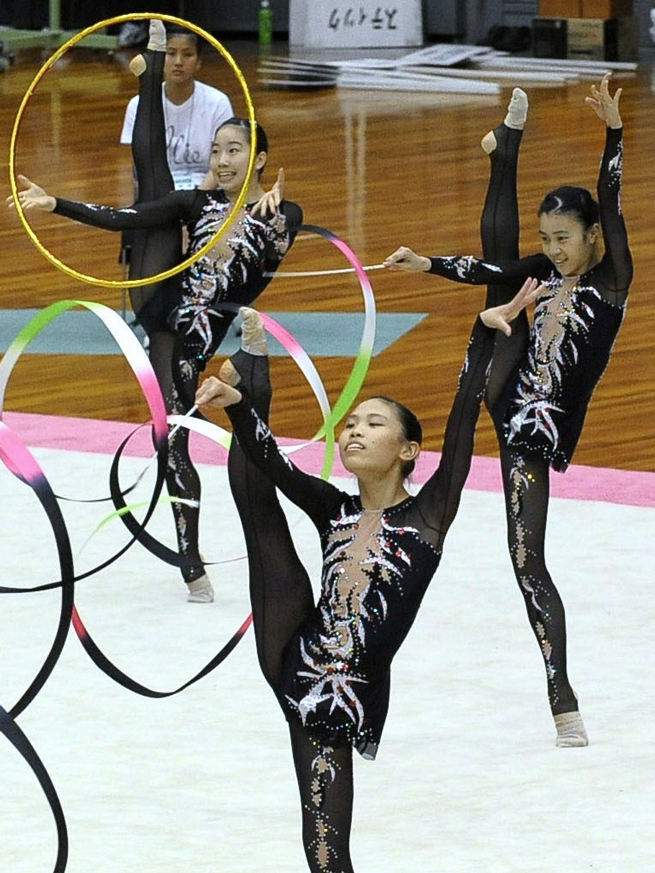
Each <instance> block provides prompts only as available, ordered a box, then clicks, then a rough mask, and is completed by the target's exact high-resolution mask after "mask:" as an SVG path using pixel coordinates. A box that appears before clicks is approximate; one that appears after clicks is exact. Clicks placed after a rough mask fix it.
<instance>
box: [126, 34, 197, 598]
mask: <svg viewBox="0 0 655 873" xmlns="http://www.w3.org/2000/svg"><path fill="white" fill-rule="evenodd" d="M144 57H145V58H146V63H147V68H146V70H145V72H144V73H143V74H142V75H141V76H140V77H139V104H138V109H137V113H136V119H135V122H134V133H133V136H132V157H133V160H134V167H135V171H136V177H137V185H138V192H139V200H141V201H143V202H145V201H149V200H156V199H158V198H159V197H163V196H164V195H166V194H168V193H169V192H170V191H172V190H173V188H174V184H173V178H172V176H171V173H170V170H169V167H168V161H167V159H166V133H165V123H164V110H163V104H162V93H161V83H162V77H163V71H164V61H165V58H166V53H165V52H159V51H157V52H151V51H147V52H144ZM181 250H182V228H181V226H180V225H177V224H176V225H170V226H164V227H160V228H155V229H152V230H137V231H134V232H133V237H132V252H131V258H130V273H129V277H130V279H141V278H144V277H145V276H154V275H157V274H158V273H161V272H163V271H165V270H168V269H170V268H171V267H173V266H175V265H176V264H177V263H179V260H180V252H181ZM158 294H159V295H160V297H161V283H157V284H153V285H145V286H143V287H139V288H131V289H130V300H131V303H132V309H133V310H134V313H135V315H136V317H137V318H138V317H139V313H140V312H141V310H142V309H143V307H144V306H146V304H148V305H149V308H153V307H156V306H157V305H158V304H159V305H160V306H161V305H162V304H161V301H160V300H158V299H157V298H156V296H155V295H158ZM153 298H154V299H153ZM160 321H161V322H162V329H159V330H149V331H148V339H149V347H148V353H149V355H150V362H151V363H152V366H153V369H154V371H155V375H156V376H157V380H158V382H159V386H160V388H161V390H162V394H163V395H164V401H165V403H166V409H167V411H168V413H169V414H172V415H183V414H184V413H185V412H186V411H188V409H189V408H190V407H191V405H192V404H193V397H194V395H195V389H196V388H197V386H198V378H199V373H200V369H199V368H197V367H183V366H182V365H181V363H180V345H181V344H180V342H179V340H178V338H177V336H176V334H174V333H173V332H172V331H170V330H167V329H165V328H164V327H163V323H164V322H163V319H160ZM174 367H175V368H176V369H177V368H179V369H180V370H183V371H184V372H185V373H186V374H187V377H188V378H187V379H185V380H184V396H182V391H181V388H180V379H179V378H178V376H177V373H176V372H174V370H173V368H174ZM166 486H167V488H168V493H169V494H170V496H171V497H183V498H186V499H187V500H193V501H195V502H196V506H187V505H186V504H181V503H172V504H171V506H172V509H173V516H174V519H175V531H176V535H177V543H178V551H179V552H180V554H181V555H182V556H183V557H184V558H186V559H187V563H186V565H185V566H184V567H183V568H182V575H183V577H184V579H185V581H186V582H192V581H193V580H194V579H197V578H199V577H200V576H202V575H203V573H204V572H205V571H204V568H203V565H202V562H201V558H200V553H199V546H198V540H199V531H198V525H199V516H200V507H199V504H200V477H199V476H198V472H197V470H196V468H195V467H194V466H193V464H192V462H191V458H190V456H189V433H188V431H187V430H186V429H185V428H180V429H179V430H178V431H177V432H176V434H175V436H174V437H173V439H172V440H170V442H169V447H168V463H167V467H166Z"/></svg>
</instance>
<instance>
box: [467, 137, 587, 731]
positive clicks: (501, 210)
mask: <svg viewBox="0 0 655 873" xmlns="http://www.w3.org/2000/svg"><path fill="white" fill-rule="evenodd" d="M494 134H495V136H496V140H497V143H498V145H497V148H496V149H495V150H494V151H493V152H492V153H491V155H490V161H491V173H490V178H489V188H488V191H487V197H486V200H485V204H484V209H483V212H482V220H481V224H480V231H481V237H482V249H483V254H484V257H485V258H486V259H488V260H489V261H491V262H503V261H509V260H516V259H517V258H518V255H519V252H518V247H519V213H518V202H517V193H516V176H517V172H516V171H517V165H518V155H519V146H520V143H521V137H522V131H520V130H513V129H511V128H508V127H506V126H505V125H501V126H500V127H498V128H497V129H496V130H495V131H494ZM515 291H516V288H512V287H510V286H507V285H505V286H503V285H491V286H489V288H488V294H487V303H486V305H487V306H497V305H498V304H500V303H503V302H505V301H507V300H508V299H511V297H512V296H513V294H514V293H515ZM528 330H529V328H528V320H527V315H526V314H525V312H523V313H521V316H520V317H519V318H518V319H517V320H516V321H514V322H513V323H512V335H511V337H506V336H504V335H502V334H500V333H498V335H497V338H496V345H495V348H494V358H493V364H492V369H491V373H490V376H489V382H488V386H487V396H486V403H487V406H488V408H489V409H490V410H493V411H494V418H495V420H496V421H497V422H498V423H497V432H498V438H499V445H500V458H501V469H502V475H503V487H504V491H505V508H506V513H507V535H508V543H509V552H510V556H511V560H512V566H513V568H514V573H515V575H516V579H517V581H518V583H519V588H520V590H521V593H522V594H523V597H524V599H525V605H526V609H527V612H528V620H529V622H530V626H531V627H532V630H533V632H534V634H535V636H536V638H537V641H538V643H539V647H540V650H541V654H542V657H543V659H544V664H545V667H546V679H547V685H548V700H549V703H550V708H551V711H552V713H553V715H557V714H558V713H561V712H570V711H572V710H576V709H577V708H578V705H577V701H576V698H575V695H574V693H573V689H572V688H571V685H570V683H569V680H568V677H567V673H566V620H565V614H564V606H563V604H562V600H561V598H560V596H559V593H558V591H557V588H556V587H555V584H554V583H553V580H552V579H551V577H550V574H549V572H548V569H547V567H546V557H545V540H546V519H547V515H548V502H549V496H550V483H549V473H550V467H549V464H548V462H547V461H545V460H544V459H543V458H540V457H534V456H525V455H522V454H519V453H517V452H515V451H512V450H511V449H509V448H508V447H507V445H506V442H505V440H504V437H503V435H502V431H501V424H500V420H501V419H502V415H499V414H498V410H497V409H495V405H496V403H497V402H498V400H499V398H500V396H501V393H502V391H503V388H504V386H505V384H506V382H507V380H508V378H510V377H511V375H512V373H513V371H514V369H515V367H516V365H517V363H518V361H519V360H520V359H521V358H522V357H523V355H524V353H525V349H526V344H527V339H528Z"/></svg>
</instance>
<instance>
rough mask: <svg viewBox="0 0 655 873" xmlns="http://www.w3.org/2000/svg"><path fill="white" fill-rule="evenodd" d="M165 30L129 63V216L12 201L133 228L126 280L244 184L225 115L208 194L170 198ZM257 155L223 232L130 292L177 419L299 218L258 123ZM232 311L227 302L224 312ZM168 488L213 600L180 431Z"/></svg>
mask: <svg viewBox="0 0 655 873" xmlns="http://www.w3.org/2000/svg"><path fill="white" fill-rule="evenodd" d="M165 50H166V33H165V30H164V28H163V25H162V23H161V22H159V21H153V22H151V42H150V43H149V50H148V51H147V52H146V53H145V55H144V56H143V57H142V56H138V57H137V58H136V59H135V60H134V61H133V62H132V67H133V70H134V72H136V73H137V75H139V104H138V109H137V115H136V121H135V126H134V134H133V139H132V151H133V157H134V166H135V170H136V175H137V180H138V191H139V198H140V199H139V202H137V203H135V204H134V205H133V206H131V207H129V208H125V209H112V208H110V207H106V206H97V205H92V204H84V203H75V202H71V201H67V200H61V199H55V198H54V197H50V196H49V195H48V194H46V192H45V191H43V189H41V188H39V187H38V186H36V185H33V184H32V183H31V182H29V180H28V179H26V178H25V177H19V179H20V181H21V182H22V184H24V185H26V186H27V189H26V190H24V191H21V193H20V198H21V202H22V204H23V207H24V208H25V209H29V208H37V209H44V210H47V211H54V212H56V213H58V214H59V215H63V216H65V217H67V218H71V219H74V220H76V221H81V222H84V223H85V224H90V225H93V226H96V227H101V228H105V229H108V230H114V231H121V230H134V232H135V233H134V237H133V240H132V256H131V260H130V274H129V277H130V279H136V278H144V277H147V276H154V275H157V274H158V273H161V272H163V271H165V270H167V269H169V268H171V267H173V266H175V265H176V264H177V263H179V257H180V256H179V252H180V250H181V240H182V225H183V224H186V225H187V227H188V230H189V240H190V243H189V246H190V249H189V253H190V254H192V253H194V252H197V251H198V250H199V249H200V248H202V246H204V245H205V244H206V243H207V242H208V240H209V239H210V238H211V236H212V235H213V234H214V233H215V232H216V230H217V229H218V228H219V227H220V225H221V224H222V223H223V222H224V221H225V220H226V219H227V217H228V216H230V212H231V207H232V203H233V202H234V201H235V200H236V199H237V197H238V195H239V192H240V190H241V187H242V185H243V183H244V180H245V177H246V172H247V167H248V161H249V153H250V123H249V122H248V121H247V120H244V119H239V118H233V119H230V120H228V121H227V122H225V123H224V124H222V125H221V127H220V128H219V129H218V130H217V131H216V136H215V140H214V143H213V146H212V155H211V172H212V173H213V176H214V181H215V184H216V189H214V190H207V191H205V190H199V189H197V188H196V189H193V190H188V191H174V190H173V189H174V185H173V180H172V177H171V174H170V170H169V167H168V162H167V158H166V141H165V127H164V115H163V108H162V87H161V82H162V76H163V68H164V60H165V57H166V54H165ZM256 151H257V157H256V162H255V173H254V175H253V179H252V181H251V184H250V188H249V191H248V195H247V202H246V205H245V206H244V207H243V208H242V209H241V212H240V214H239V216H238V218H237V219H236V220H235V221H234V223H233V225H232V227H231V228H230V230H229V232H228V234H227V235H226V236H224V237H223V238H221V239H220V240H219V241H218V243H217V244H216V245H215V246H214V247H213V248H212V249H211V250H210V252H209V253H207V254H206V255H204V256H203V257H202V258H200V260H198V261H196V263H195V264H194V265H193V266H192V267H191V268H189V269H187V270H185V271H184V273H183V274H182V275H179V274H178V275H177V276H173V277H172V278H170V279H168V280H166V281H165V282H163V283H157V284H153V285H147V286H145V287H139V288H132V289H131V290H130V295H131V302H132V308H133V310H134V312H135V314H136V316H137V318H138V320H139V322H140V323H141V324H142V325H143V327H144V328H145V330H146V332H147V334H148V337H149V349H148V351H149V355H150V360H151V362H152V365H153V368H154V370H155V373H156V374H157V378H158V381H159V384H160V386H161V388H162V392H163V394H164V397H165V400H166V404H167V409H168V412H169V413H177V414H182V413H184V412H186V411H188V409H190V408H191V406H192V405H193V397H194V395H195V391H196V388H197V387H198V379H199V375H200V373H201V372H202V371H203V369H204V368H205V366H206V363H207V361H209V360H210V359H211V357H212V356H213V355H214V353H215V352H216V349H217V348H218V346H219V345H220V343H221V341H222V340H223V338H224V337H225V334H226V332H227V330H228V328H229V325H230V323H231V322H232V321H233V319H234V317H235V315H236V312H237V309H238V306H240V305H247V304H250V303H252V302H253V301H254V300H255V299H256V298H257V297H258V296H259V295H260V294H261V293H262V292H263V291H264V289H265V288H266V286H267V285H268V283H269V282H270V281H271V279H270V274H272V273H274V272H275V270H276V269H277V267H278V266H279V264H280V262H281V260H282V258H283V257H284V255H285V253H286V252H287V251H288V249H289V247H290V246H291V244H292V242H293V240H294V236H295V230H294V228H297V227H298V226H299V225H300V224H301V223H302V211H301V209H300V207H299V206H297V205H296V204H295V203H292V202H290V201H287V200H284V199H283V190H284V173H283V171H282V170H281V171H280V173H279V174H278V178H277V181H276V183H275V185H274V186H273V188H272V189H271V190H270V191H269V192H264V190H263V189H262V187H261V184H260V177H261V173H262V170H263V168H264V165H265V164H266V160H267V154H268V142H267V138H266V134H265V132H264V130H263V129H262V128H261V126H260V125H257V143H256ZM230 304H231V307H230ZM166 480H167V486H168V490H169V493H170V494H171V496H175V497H182V498H186V501H187V502H185V503H179V502H178V503H173V504H172V507H173V513H174V516H175V522H176V532H177V539H178V549H179V552H180V554H181V555H182V556H183V557H184V558H186V563H185V565H184V566H183V568H182V574H183V577H184V579H185V581H186V582H187V585H188V586H189V600H191V601H195V602H208V601H210V600H213V588H212V585H211V582H210V581H209V579H208V577H207V575H206V574H205V570H204V566H203V564H202V559H201V557H200V552H199V544H198V539H199V532H198V522H199V502H200V478H199V476H198V474H197V472H196V470H195V467H194V466H193V464H192V462H191V459H190V457H189V448H188V431H186V430H185V429H184V428H180V429H179V430H178V431H177V432H176V434H175V436H174V437H173V438H172V439H171V440H170V445H169V454H168V466H167V475H166Z"/></svg>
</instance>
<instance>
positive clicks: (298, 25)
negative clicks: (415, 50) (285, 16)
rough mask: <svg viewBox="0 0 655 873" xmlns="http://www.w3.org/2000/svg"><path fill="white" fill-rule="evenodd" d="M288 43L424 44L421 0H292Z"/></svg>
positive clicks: (343, 45) (321, 45)
mask: <svg viewBox="0 0 655 873" xmlns="http://www.w3.org/2000/svg"><path fill="white" fill-rule="evenodd" d="M289 43H290V44H291V45H295V46H303V47H304V48H364V47H375V48H384V47H392V46H409V45H421V44H422V43H423V12H422V6H421V0H291V3H290V7H289Z"/></svg>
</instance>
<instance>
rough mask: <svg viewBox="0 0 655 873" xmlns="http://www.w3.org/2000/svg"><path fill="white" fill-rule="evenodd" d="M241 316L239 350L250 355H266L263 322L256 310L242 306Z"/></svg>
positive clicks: (266, 348) (266, 347)
mask: <svg viewBox="0 0 655 873" xmlns="http://www.w3.org/2000/svg"><path fill="white" fill-rule="evenodd" d="M239 315H240V316H241V319H242V321H241V348H242V349H243V350H244V352H248V353H249V354H251V355H267V354H268V346H267V344H266V330H265V329H264V322H263V321H262V318H261V316H260V314H259V313H258V312H257V310H256V309H249V308H248V307H247V306H242V307H241V309H240V310H239Z"/></svg>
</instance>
